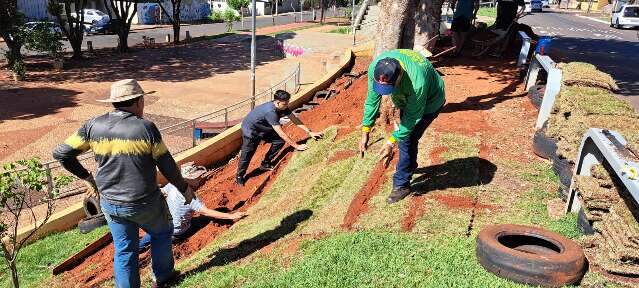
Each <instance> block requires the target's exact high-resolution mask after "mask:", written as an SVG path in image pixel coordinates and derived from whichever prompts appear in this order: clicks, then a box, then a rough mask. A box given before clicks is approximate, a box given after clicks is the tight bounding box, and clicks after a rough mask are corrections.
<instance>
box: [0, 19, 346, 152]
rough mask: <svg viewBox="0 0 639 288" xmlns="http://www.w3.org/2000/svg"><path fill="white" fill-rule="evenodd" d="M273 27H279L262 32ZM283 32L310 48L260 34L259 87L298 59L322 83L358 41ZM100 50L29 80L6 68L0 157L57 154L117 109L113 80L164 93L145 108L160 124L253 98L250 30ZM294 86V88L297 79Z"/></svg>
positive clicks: (307, 76)
mask: <svg viewBox="0 0 639 288" xmlns="http://www.w3.org/2000/svg"><path fill="white" fill-rule="evenodd" d="M296 25H297V26H299V24H289V25H283V26H280V29H281V30H289V29H291V28H295V27H296ZM272 32H274V30H273V28H267V30H263V31H261V33H262V34H264V33H272ZM283 37H284V38H287V42H286V43H287V46H291V47H294V48H298V50H299V49H302V51H303V53H302V54H301V55H300V56H298V57H290V58H284V57H282V56H281V53H280V52H278V51H277V50H276V49H275V43H276V42H275V39H274V38H273V37H272V36H260V37H259V38H258V58H257V77H256V79H257V90H258V92H260V91H263V90H266V89H268V87H270V86H272V85H273V84H276V83H278V82H280V81H281V80H282V79H283V78H285V77H286V76H287V75H289V74H290V73H291V72H292V71H294V69H295V68H296V67H297V65H298V63H300V64H301V67H302V73H301V83H302V84H305V83H312V82H314V81H315V80H317V79H319V78H320V77H321V76H322V75H323V74H324V73H325V71H324V66H323V63H324V62H327V61H328V62H330V60H331V59H333V58H334V57H333V55H334V54H336V53H337V54H340V55H341V54H342V53H343V51H344V49H345V48H346V47H349V46H350V45H351V42H352V39H351V37H350V35H342V34H334V33H322V32H315V31H313V30H309V31H305V30H301V31H296V32H290V33H286V34H284V35H283ZM100 53H103V54H98V55H97V57H95V58H91V59H88V60H86V61H84V62H82V63H80V64H74V66H75V67H70V68H68V69H65V70H64V71H62V72H60V73H55V72H51V71H48V70H49V68H48V67H47V66H48V64H46V63H40V64H39V63H34V64H32V71H31V72H30V73H29V75H28V81H27V82H23V83H18V84H15V83H14V82H12V81H10V74H9V73H8V72H6V71H1V72H0V85H2V86H3V87H2V89H0V107H1V108H0V109H1V110H2V113H0V162H7V161H10V160H17V159H22V158H26V157H33V156H38V157H40V158H41V159H44V160H48V159H51V156H50V153H51V151H52V149H53V148H54V147H55V145H57V144H58V143H60V142H62V141H63V140H64V139H65V138H66V137H67V136H68V135H70V134H71V133H73V132H74V131H75V130H76V129H77V128H78V127H79V126H80V125H81V123H82V122H84V121H86V120H87V119H89V118H91V117H94V116H96V115H99V114H101V113H105V112H107V111H109V110H111V107H109V106H108V105H104V104H102V103H99V102H96V101H95V100H97V99H101V98H106V97H107V95H108V93H109V87H110V85H111V83H112V82H114V81H117V80H120V79H125V78H135V79H138V80H139V81H140V83H141V85H142V87H143V88H144V89H145V90H147V91H156V93H154V94H152V95H149V96H148V97H147V101H146V104H147V106H146V109H145V113H146V115H147V117H148V118H150V119H152V120H154V121H155V122H157V123H158V126H160V127H162V126H167V125H169V124H173V123H177V122H179V121H181V120H184V119H189V118H193V117H197V116H200V115H202V114H206V113H210V112H212V111H215V110H218V109H220V108H223V107H225V106H228V105H231V104H234V103H236V102H238V101H240V100H242V99H246V98H247V97H249V96H250V82H249V80H250V37H249V36H248V35H233V36H229V37H224V38H220V39H217V40H213V41H201V42H196V43H192V44H189V45H186V46H181V47H179V48H174V47H165V48H157V49H146V50H139V51H135V52H133V53H129V54H124V55H118V54H112V53H111V52H106V51H103V52H100ZM33 70H35V71H33ZM286 85H287V88H289V90H291V89H292V87H293V81H292V80H291V81H289V82H288V83H287V84H286ZM282 88H283V87H282ZM246 112H248V111H237V112H236V113H235V114H233V115H232V116H231V117H234V118H238V117H241V116H243V114H244V113H246ZM220 121H223V119H220ZM187 132H188V131H187ZM186 134H189V133H186ZM187 136H188V135H187ZM181 140H183V139H181ZM182 142H184V141H182ZM187 145H188V144H187Z"/></svg>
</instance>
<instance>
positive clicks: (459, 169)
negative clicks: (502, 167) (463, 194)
mask: <svg viewBox="0 0 639 288" xmlns="http://www.w3.org/2000/svg"><path fill="white" fill-rule="evenodd" d="M496 171H497V166H496V165H495V164H493V163H492V162H490V161H488V160H486V159H483V158H479V157H468V158H460V159H454V160H450V161H447V162H446V163H443V164H439V165H434V166H429V167H423V168H418V169H417V170H416V171H415V174H422V175H420V176H419V177H417V178H416V179H415V180H414V181H413V185H412V190H413V191H414V193H415V194H417V195H421V194H426V193H428V192H431V191H435V190H445V189H448V188H463V187H472V186H477V185H481V184H487V183H490V182H492V180H493V177H494V176H495V172H496Z"/></svg>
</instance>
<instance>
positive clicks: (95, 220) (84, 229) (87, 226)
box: [78, 213, 107, 234]
mask: <svg viewBox="0 0 639 288" xmlns="http://www.w3.org/2000/svg"><path fill="white" fill-rule="evenodd" d="M106 224H107V222H106V218H104V214H102V213H100V214H98V215H95V216H91V217H87V218H84V219H82V220H80V222H78V229H80V233H82V234H86V233H89V232H91V231H93V229H95V228H98V227H102V226H104V225H106Z"/></svg>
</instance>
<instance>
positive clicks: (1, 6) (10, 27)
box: [0, 0, 24, 70]
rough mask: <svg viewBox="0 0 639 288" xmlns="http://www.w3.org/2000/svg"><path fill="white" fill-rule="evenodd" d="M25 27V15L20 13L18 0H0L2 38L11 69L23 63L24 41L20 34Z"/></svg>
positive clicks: (0, 30)
mask: <svg viewBox="0 0 639 288" xmlns="http://www.w3.org/2000/svg"><path fill="white" fill-rule="evenodd" d="M23 25H24V15H22V13H20V12H19V11H18V1H17V0H0V37H2V39H4V42H5V44H6V45H7V48H9V52H8V53H7V54H6V55H7V57H6V58H7V60H8V62H9V66H8V67H9V69H12V70H13V68H12V67H13V66H14V64H15V63H16V62H20V63H21V64H18V65H24V63H22V54H21V53H20V49H22V45H23V42H22V39H21V38H20V32H21V29H22V27H23Z"/></svg>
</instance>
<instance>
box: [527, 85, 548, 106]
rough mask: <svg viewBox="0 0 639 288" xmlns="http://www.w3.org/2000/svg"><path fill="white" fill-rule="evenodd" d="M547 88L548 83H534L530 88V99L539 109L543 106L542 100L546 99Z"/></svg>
mask: <svg viewBox="0 0 639 288" xmlns="http://www.w3.org/2000/svg"><path fill="white" fill-rule="evenodd" d="M545 90H546V85H534V86H532V87H530V89H528V99H530V102H531V103H532V104H533V106H535V107H536V108H537V109H539V107H541V102H542V101H543V99H544V91H545Z"/></svg>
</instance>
